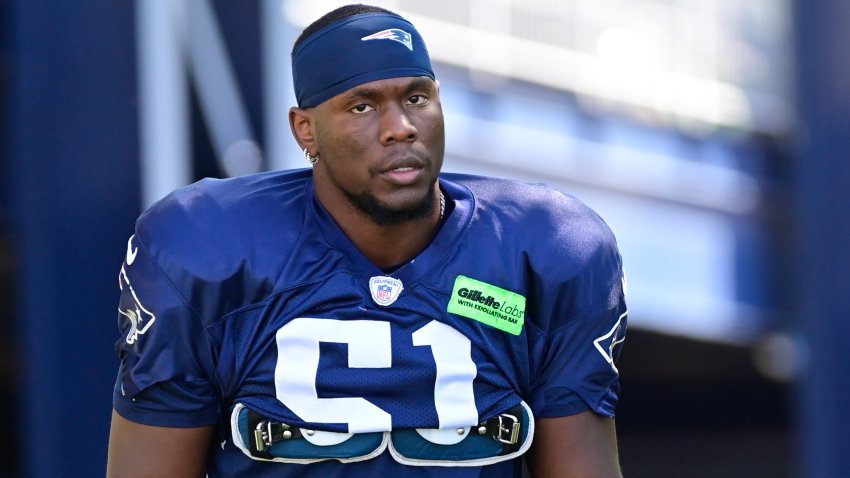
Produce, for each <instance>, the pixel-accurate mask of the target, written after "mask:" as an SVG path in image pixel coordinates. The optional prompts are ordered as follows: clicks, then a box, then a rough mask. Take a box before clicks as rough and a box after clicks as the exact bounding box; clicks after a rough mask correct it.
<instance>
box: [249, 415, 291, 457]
mask: <svg viewBox="0 0 850 478" xmlns="http://www.w3.org/2000/svg"><path fill="white" fill-rule="evenodd" d="M292 437H293V432H292V427H291V426H289V425H287V424H286V423H282V422H275V421H272V420H263V421H261V422H260V423H257V426H256V427H254V442H255V443H256V448H257V451H259V452H263V451H266V449H268V448H269V447H270V446H272V445H274V444H275V443H277V442H279V441H281V440H289V439H290V438H292Z"/></svg>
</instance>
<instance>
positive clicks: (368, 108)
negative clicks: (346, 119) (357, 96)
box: [351, 104, 375, 114]
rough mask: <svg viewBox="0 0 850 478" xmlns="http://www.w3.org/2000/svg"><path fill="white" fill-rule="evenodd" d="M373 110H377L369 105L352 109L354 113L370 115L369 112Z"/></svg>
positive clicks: (361, 105)
mask: <svg viewBox="0 0 850 478" xmlns="http://www.w3.org/2000/svg"><path fill="white" fill-rule="evenodd" d="M373 109H375V108H372V107H371V106H369V105H366V104H360V105H357V106H355V107H354V108H351V111H353V112H354V113H357V114H363V113H368V112H370V111H372V110H373Z"/></svg>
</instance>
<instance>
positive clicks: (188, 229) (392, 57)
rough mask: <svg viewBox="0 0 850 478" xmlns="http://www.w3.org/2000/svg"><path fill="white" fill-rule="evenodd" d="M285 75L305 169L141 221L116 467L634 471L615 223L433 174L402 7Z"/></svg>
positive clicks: (541, 195)
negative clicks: (622, 377)
mask: <svg viewBox="0 0 850 478" xmlns="http://www.w3.org/2000/svg"><path fill="white" fill-rule="evenodd" d="M292 69H293V76H294V84H295V90H296V96H297V101H298V106H297V107H294V108H292V109H291V110H290V122H291V127H292V133H293V134H294V135H295V138H296V140H297V141H298V144H299V145H300V146H301V147H302V148H303V150H304V155H305V158H306V159H307V160H308V161H309V163H311V165H312V167H311V168H306V169H301V170H294V171H277V172H269V173H262V174H258V175H253V176H245V177H239V178H231V179H224V180H214V179H207V180H203V181H200V182H198V183H196V184H193V185H191V186H188V187H185V188H182V189H180V190H177V191H175V192H174V193H172V194H170V195H169V196H167V197H166V198H164V199H163V200H161V201H159V202H158V203H157V204H155V205H154V206H152V207H151V208H150V209H149V210H147V211H146V212H145V213H143V214H142V215H141V217H140V218H139V220H138V221H137V224H136V230H135V234H134V235H133V236H132V237H131V238H130V240H129V242H128V244H127V254H126V259H125V262H124V264H123V265H122V267H121V269H120V272H119V285H120V288H121V299H120V304H119V314H118V319H119V327H120V330H121V336H120V339H119V340H118V344H117V350H118V355H119V357H120V369H119V373H118V378H117V380H116V384H115V389H114V399H113V403H114V412H113V419H112V429H111V436H110V446H109V460H108V475H109V476H113V477H148V476H150V477H200V476H204V475H205V474H206V475H207V476H209V477H235V476H240V477H242V476H244V477H269V478H271V477H275V478H281V477H323V478H325V477H337V476H339V477H342V476H346V477H349V476H439V477H445V476H448V477H473V476H474V477H478V476H487V477H488V478H502V477H520V476H523V473H524V463H526V464H527V469H528V470H530V473H531V475H532V476H536V477H537V476H545V477H581V478H588V477H617V476H620V470H619V464H618V457H617V444H616V433H615V426H614V421H613V416H614V410H615V406H616V402H617V398H618V371H617V368H616V365H615V361H616V358H617V356H618V354H619V350H620V347H621V343H622V341H623V339H624V334H625V330H626V315H627V312H626V306H625V302H624V291H623V289H624V287H623V274H622V267H621V259H620V255H619V253H618V250H617V246H616V243H615V240H614V237H613V235H612V234H611V231H610V230H609V228H608V227H607V226H606V225H605V223H604V222H603V221H602V220H601V219H600V218H599V217H598V216H597V215H596V214H595V213H594V212H593V211H591V210H590V209H588V208H587V207H586V206H584V205H583V204H582V203H580V202H579V201H578V200H576V199H574V198H572V197H570V196H567V195H564V194H561V193H558V192H556V191H553V190H551V189H549V188H547V187H545V186H541V185H527V184H521V183H518V182H514V181H507V180H499V179H492V178H485V177H476V176H470V175H461V174H441V173H440V169H441V166H442V161H443V152H444V134H445V128H444V123H443V113H442V109H441V105H440V88H439V84H438V82H437V81H436V79H435V77H434V72H433V69H432V67H431V62H430V59H429V56H428V51H427V50H426V48H425V44H424V42H423V40H422V37H421V36H420V35H419V33H418V32H417V31H416V28H414V26H413V25H412V24H410V23H409V22H408V21H406V20H405V19H404V18H402V17H400V16H398V15H396V14H394V13H392V12H389V11H387V10H384V9H380V8H376V7H369V6H363V5H352V6H347V7H342V8H340V9H338V10H335V11H333V12H331V13H329V14H327V15H325V16H324V17H322V18H320V19H319V20H317V21H316V22H315V23H313V24H312V25H310V26H308V27H307V28H306V29H305V30H304V32H303V33H302V35H301V37H300V38H299V39H298V41H297V42H296V44H295V47H294V49H293V52H292ZM518 140H519V138H518Z"/></svg>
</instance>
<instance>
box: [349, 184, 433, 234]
mask: <svg viewBox="0 0 850 478" xmlns="http://www.w3.org/2000/svg"><path fill="white" fill-rule="evenodd" d="M345 194H346V196H348V199H349V201H351V203H352V204H353V205H354V207H355V208H357V209H358V210H359V211H360V212H362V213H363V214H365V215H366V216H368V217H369V218H370V219H371V220H372V222H374V223H375V224H378V225H380V226H393V225H397V224H402V223H405V222H408V221H418V220H421V219H425V218H427V217H428V216H429V215H430V214H431V213H432V212H433V211H434V207H435V204H434V188H433V186H432V187H430V188H429V190H428V191H427V192H426V194H425V196H424V197H423V198H421V199H419V200H418V201H412V202H408V203H407V204H404V205H399V206H395V205H391V204H387V203H386V202H383V201H381V200H379V199H378V198H376V197H375V196H374V195H373V194H372V193H371V192H369V191H365V192H363V193H360V194H350V193H348V192H346V193H345Z"/></svg>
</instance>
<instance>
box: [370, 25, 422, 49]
mask: <svg viewBox="0 0 850 478" xmlns="http://www.w3.org/2000/svg"><path fill="white" fill-rule="evenodd" d="M369 40H392V41H397V42H399V43H401V44H402V45H404V46H406V47H407V49H408V50H410V51H413V37H412V36H411V35H410V33H407V32H406V31H404V30H399V29H398V28H389V29H387V30H383V31H380V32H377V33H373V34H371V35H368V36H365V37H363V38H361V39H360V41H369Z"/></svg>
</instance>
